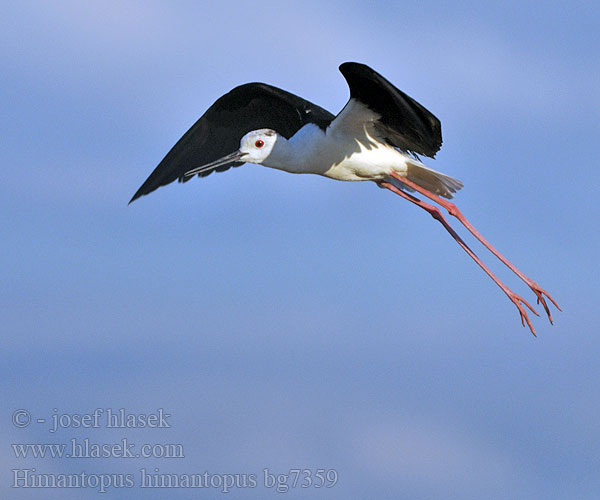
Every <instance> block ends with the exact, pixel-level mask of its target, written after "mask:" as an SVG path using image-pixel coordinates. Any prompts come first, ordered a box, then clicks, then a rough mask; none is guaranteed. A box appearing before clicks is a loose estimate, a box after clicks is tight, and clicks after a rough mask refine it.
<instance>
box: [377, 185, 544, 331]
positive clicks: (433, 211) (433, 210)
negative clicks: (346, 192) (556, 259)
mask: <svg viewBox="0 0 600 500" xmlns="http://www.w3.org/2000/svg"><path fill="white" fill-rule="evenodd" d="M379 185H380V186H382V187H384V188H387V189H389V190H390V191H392V192H394V193H396V194H397V195H399V196H401V197H402V198H404V199H406V200H408V201H410V202H412V203H414V204H415V205H417V206H419V207H421V208H422V209H424V210H426V211H427V212H429V214H430V215H431V216H432V217H433V218H434V219H436V220H438V221H439V222H440V223H441V224H442V225H443V226H444V228H445V229H446V231H448V232H449V233H450V234H451V235H452V237H453V238H454V239H455V240H456V242H457V243H458V244H459V245H460V246H461V247H462V248H463V250H464V251H465V252H467V253H468V254H469V256H470V257H471V258H472V259H473V260H474V261H475V262H477V264H478V265H479V267H481V269H483V270H484V271H485V272H486V274H487V275H488V276H489V277H490V278H492V280H494V283H496V285H498V286H499V287H500V288H501V289H502V291H503V292H504V293H505V294H506V295H507V297H508V298H509V299H510V301H511V302H512V303H513V304H514V305H515V306H517V309H518V310H519V314H520V315H521V323H522V324H523V326H525V322H527V326H528V327H529V329H530V330H531V333H533V334H534V335H535V330H534V328H533V325H532V324H531V321H530V320H529V316H527V311H526V310H525V308H524V307H523V305H526V306H527V307H528V308H529V309H530V310H531V312H533V314H535V315H536V316H539V314H538V313H537V312H536V311H535V310H534V309H533V307H531V306H530V305H529V303H528V302H527V301H526V300H525V299H523V298H522V297H520V296H519V295H517V294H516V293H514V292H513V291H512V290H510V288H508V287H507V286H506V285H505V284H504V283H502V281H500V280H499V279H498V278H497V277H496V275H495V274H494V273H492V271H490V269H489V268H488V267H487V266H486V265H485V264H484V263H483V262H482V261H481V260H480V259H479V257H477V255H475V252H473V250H471V249H470V248H469V247H468V245H467V244H466V243H465V242H464V241H463V240H462V238H461V237H460V236H459V235H458V234H457V233H456V231H454V229H452V227H451V226H450V224H448V221H447V220H446V219H445V218H444V216H443V215H442V213H441V212H440V211H439V209H438V208H437V207H434V206H433V205H430V204H429V203H426V202H424V201H421V200H419V199H418V198H416V197H414V196H412V195H410V194H408V193H405V192H404V191H402V190H400V189H398V188H397V187H396V186H394V185H393V184H390V183H389V182H380V183H379Z"/></svg>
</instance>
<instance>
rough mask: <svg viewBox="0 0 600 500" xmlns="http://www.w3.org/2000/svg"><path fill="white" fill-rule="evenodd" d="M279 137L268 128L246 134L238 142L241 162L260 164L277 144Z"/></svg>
mask: <svg viewBox="0 0 600 500" xmlns="http://www.w3.org/2000/svg"><path fill="white" fill-rule="evenodd" d="M278 137H279V135H278V134H277V132H275V131H274V130H271V129H269V128H261V129H259V130H253V131H252V132H248V133H247V134H246V135H245V136H244V137H242V140H241V141H240V153H242V156H241V157H240V160H241V161H245V162H248V163H262V162H263V161H265V160H266V159H267V158H268V157H269V155H270V154H271V151H273V147H274V146H275V143H276V142H277V138H278Z"/></svg>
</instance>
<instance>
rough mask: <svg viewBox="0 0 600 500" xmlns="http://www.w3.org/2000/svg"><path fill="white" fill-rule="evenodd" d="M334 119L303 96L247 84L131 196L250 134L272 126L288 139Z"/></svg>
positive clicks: (208, 115)
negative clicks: (311, 126)
mask: <svg viewBox="0 0 600 500" xmlns="http://www.w3.org/2000/svg"><path fill="white" fill-rule="evenodd" d="M333 118H334V116H333V115H332V114H331V113H330V112H329V111H326V110H324V109H323V108H321V107H319V106H317V105H316V104H313V103H311V102H309V101H307V100H305V99H302V98H301V97H298V96H296V95H294V94H291V93H289V92H286V91H285V90H281V89H278V88H277V87H273V86H271V85H267V84H265V83H247V84H245V85H240V86H239V87H236V88H234V89H233V90H232V91H231V92H229V93H227V94H225V95H224V96H222V97H220V98H219V99H217V101H216V102H215V103H214V104H213V105H212V106H211V107H210V108H209V109H208V110H207V111H206V113H204V114H203V115H202V117H200V119H199V120H198V121H197V122H196V123H195V124H194V125H192V127H191V128H190V129H189V130H188V131H187V132H186V133H185V134H184V135H183V137H182V138H181V139H179V141H178V142H177V144H175V146H173V148H172V149H171V151H169V152H168V153H167V156H165V157H164V159H163V160H162V161H161V162H160V163H159V164H158V166H157V167H156V168H155V169H154V171H153V172H152V173H151V174H150V176H149V177H148V179H146V181H145V182H144V184H142V186H141V187H140V188H139V189H138V190H137V192H136V193H135V194H134V195H133V198H131V201H130V202H129V203H131V202H132V201H134V200H136V199H137V198H139V197H140V196H143V195H145V194H148V193H151V192H152V191H154V190H155V189H157V188H159V187H160V186H164V185H165V184H169V183H170V182H173V181H174V180H175V179H179V181H180V182H185V181H187V180H189V179H190V178H191V177H187V178H186V177H184V176H183V174H184V173H185V172H188V171H189V170H192V169H193V168H195V167H199V166H202V165H206V164H208V163H210V162H213V161H215V160H217V159H218V158H221V157H223V156H225V155H227V154H229V153H232V152H233V151H236V150H237V149H238V148H239V146H240V140H241V138H242V137H244V135H246V134H247V133H248V132H250V131H252V130H257V129H261V128H270V129H273V130H275V131H277V133H279V134H280V135H282V136H283V137H285V138H286V139H289V138H290V137H291V136H292V135H294V134H295V133H296V132H297V131H298V130H299V129H300V128H302V127H303V126H304V125H306V124H307V123H315V124H316V125H318V126H319V127H321V128H326V127H327V126H328V125H329V123H330V122H331V121H332V120H333ZM239 165H242V163H241V162H233V163H230V164H227V165H223V166H220V167H217V168H215V169H212V170H208V171H204V172H202V173H200V174H198V175H199V176H200V177H204V176H206V175H208V174H210V173H211V172H213V171H215V170H216V171H217V172H222V171H223V170H227V169H228V168H230V167H232V166H233V167H237V166H239Z"/></svg>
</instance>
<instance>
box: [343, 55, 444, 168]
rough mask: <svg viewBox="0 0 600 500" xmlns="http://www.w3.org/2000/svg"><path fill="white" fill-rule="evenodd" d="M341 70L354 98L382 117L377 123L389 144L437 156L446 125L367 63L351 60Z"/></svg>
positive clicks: (413, 151)
mask: <svg viewBox="0 0 600 500" xmlns="http://www.w3.org/2000/svg"><path fill="white" fill-rule="evenodd" d="M340 71H341V73H342V75H344V78H345V79H346V81H347V82H348V86H349V87H350V98H351V99H356V100H357V101H360V102H361V103H362V104H364V105H365V106H367V107H368V108H369V109H371V110H372V111H374V112H375V113H377V114H378V115H380V116H381V118H380V119H379V120H377V122H376V123H375V124H374V125H375V127H376V129H377V132H378V134H379V135H381V136H382V137H383V138H384V139H385V140H386V141H387V142H388V143H389V144H391V145H392V146H395V147H397V148H399V149H401V150H402V151H405V152H407V153H412V154H420V155H424V156H429V157H431V158H433V157H434V156H435V154H436V153H437V152H438V151H439V149H440V147H441V146H442V125H441V123H440V121H439V120H438V119H437V118H436V117H435V116H434V115H433V114H431V113H430V112H429V111H427V110H426V109H425V108H424V107H423V106H421V105H420V104H419V103H418V102H417V101H415V100H414V99H412V98H411V97H409V96H407V95H406V94H405V93H404V92H402V91H401V90H398V89H397V88H396V87H394V86H393V85H392V84H391V83H390V82H388V81H387V80H386V79H385V78H384V77H383V76H381V75H380V74H379V73H377V72H376V71H373V70H372V69H371V68H369V67H368V66H366V65H364V64H359V63H353V62H347V63H344V64H342V65H341V66H340Z"/></svg>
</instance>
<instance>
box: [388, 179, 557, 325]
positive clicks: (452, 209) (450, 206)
mask: <svg viewBox="0 0 600 500" xmlns="http://www.w3.org/2000/svg"><path fill="white" fill-rule="evenodd" d="M391 175H392V176H393V177H394V178H396V179H398V180H399V181H400V182H402V183H403V184H405V185H406V186H409V187H410V188H412V189H414V190H415V191H417V192H419V193H421V194H422V195H424V196H426V197H427V198H429V199H430V200H433V201H435V202H436V203H438V204H440V205H441V206H442V207H444V208H445V209H446V210H448V213H449V214H450V215H452V216H454V217H456V218H457V219H458V220H459V221H460V222H461V223H462V224H463V225H464V226H465V227H466V228H467V229H468V230H469V231H470V232H471V234H472V235H473V236H475V238H477V239H478V240H479V241H480V242H481V243H483V245H484V246H485V247H486V248H487V249H488V250H489V251H490V252H492V253H493V254H494V255H495V256H496V257H498V258H499V259H500V260H501V261H502V262H503V263H504V264H505V265H506V266H507V267H508V268H509V269H510V270H511V271H512V272H513V273H515V274H516V275H517V276H518V277H519V278H521V279H522V280H523V281H524V282H525V283H526V284H527V286H528V287H529V288H531V290H532V291H533V293H535V295H536V297H537V303H538V304H540V303H541V304H542V306H543V307H544V310H545V311H546V314H547V315H548V319H549V320H550V323H552V314H551V313H550V309H549V308H548V304H546V299H545V298H544V295H545V296H546V297H548V299H550V301H551V302H552V303H553V304H554V305H555V307H556V308H557V309H558V310H559V311H561V308H560V307H559V305H558V304H557V303H556V301H555V300H554V299H553V298H552V297H551V296H550V294H549V293H548V292H547V291H546V290H544V289H543V288H541V287H540V286H539V285H538V284H537V283H536V282H535V281H533V280H531V279H530V278H528V277H527V276H525V275H524V274H523V273H522V272H521V271H519V270H518V269H517V268H516V267H515V266H514V265H513V264H512V263H511V262H510V261H509V260H508V259H507V258H506V257H504V255H502V254H501V253H500V252H499V251H498V250H496V249H495V248H494V247H493V246H492V244H491V243H489V242H488V241H487V240H486V239H485V238H484V237H483V236H482V235H481V234H480V233H479V231H477V229H475V227H473V225H472V224H471V223H470V222H469V221H468V220H467V218H466V217H465V216H464V215H463V214H462V213H461V212H460V210H459V209H458V208H457V207H456V205H455V204H454V203H451V202H449V201H446V200H444V199H442V198H440V197H439V196H437V195H435V194H433V193H432V192H430V191H428V190H427V189H425V188H422V187H421V186H419V185H418V184H415V183H414V182H412V181H411V180H409V179H407V178H406V177H403V176H401V175H400V174H399V173H397V172H392V174H391Z"/></svg>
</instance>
